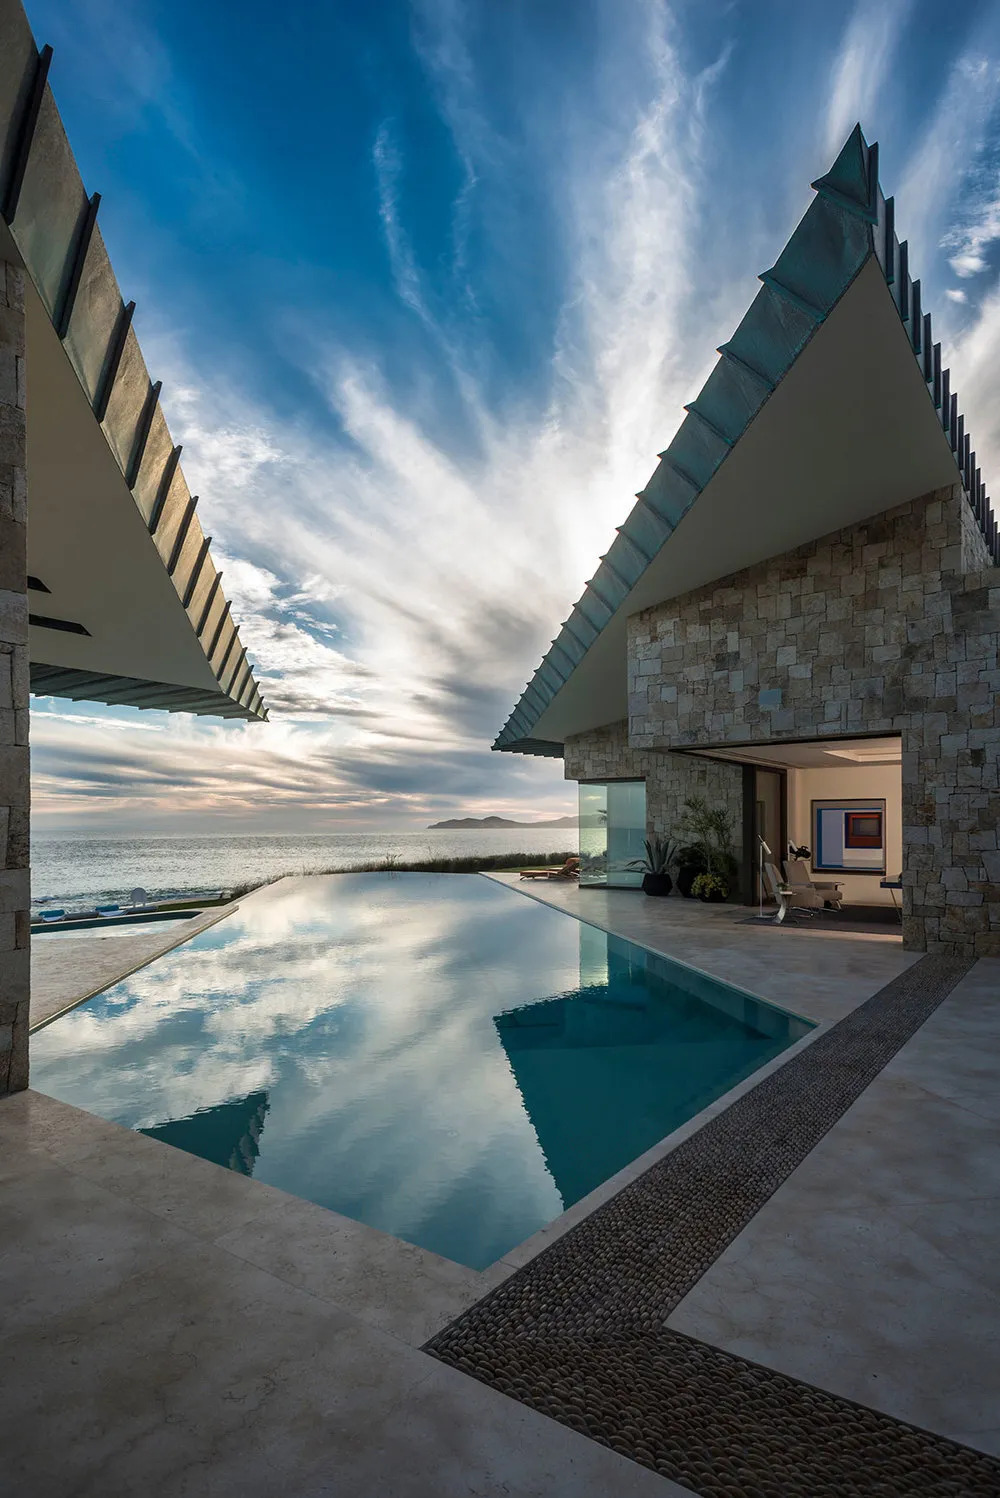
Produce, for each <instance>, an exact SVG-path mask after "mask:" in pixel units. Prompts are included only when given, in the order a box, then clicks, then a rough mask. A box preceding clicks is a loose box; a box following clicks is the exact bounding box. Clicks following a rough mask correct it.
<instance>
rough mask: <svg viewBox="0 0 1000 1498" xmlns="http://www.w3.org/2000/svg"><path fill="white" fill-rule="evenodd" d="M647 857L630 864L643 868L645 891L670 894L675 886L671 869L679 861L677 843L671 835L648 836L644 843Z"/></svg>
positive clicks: (649, 893)
mask: <svg viewBox="0 0 1000 1498" xmlns="http://www.w3.org/2000/svg"><path fill="white" fill-rule="evenodd" d="M643 847H644V848H645V849H646V856H645V858H637V859H636V860H635V861H634V862H633V863H631V864H630V865H629V867H630V868H633V869H643V870H644V871H645V872H644V873H643V876H642V888H643V893H644V894H647V895H669V893H670V891H671V890H672V889H673V887H674V881H673V880H672V879H671V877H670V870H671V869H672V868H673V867H674V864H675V863H676V862H677V844H676V843H675V842H674V840H673V838H671V837H647V838H646V840H645V842H644V843H643Z"/></svg>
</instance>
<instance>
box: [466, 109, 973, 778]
mask: <svg viewBox="0 0 1000 1498" xmlns="http://www.w3.org/2000/svg"><path fill="white" fill-rule="evenodd" d="M812 185H813V188H814V189H815V191H816V197H815V198H814V199H813V201H812V203H811V204H810V206H809V208H808V210H807V212H806V214H805V216H804V217H803V219H802V221H801V222H800V223H799V225H798V227H797V228H796V230H795V232H794V233H793V235H792V237H791V239H790V240H789V242H788V244H787V245H786V246H785V248H784V250H783V251H782V252H781V254H780V256H779V257H778V260H777V262H776V263H775V265H774V266H773V268H772V269H771V270H769V271H765V272H764V273H763V275H762V276H761V277H760V280H761V281H762V283H763V285H762V287H761V290H760V291H759V292H758V293H757V296H756V297H755V299H754V301H753V303H752V305H751V307H750V310H749V311H748V312H747V314H746V316H745V317H744V319H743V321H742V322H741V323H740V325H739V327H738V328H737V330H736V332H735V333H734V334H733V336H732V338H731V339H730V340H729V342H728V343H725V344H723V345H722V347H721V348H720V349H719V353H720V355H721V357H720V359H719V362H718V363H717V364H716V366H715V368H714V369H713V371H712V373H711V374H710V375H709V377H708V380H707V381H706V383H705V385H704V387H703V389H702V391H701V393H700V394H699V395H698V397H697V399H696V400H694V401H692V403H691V404H690V405H689V406H687V407H686V410H687V412H688V415H687V416H686V418H685V420H684V421H683V423H682V424H681V427H680V429H679V430H678V432H677V435H676V436H675V437H674V439H673V441H672V442H671V443H670V446H669V447H668V448H667V449H666V451H665V452H663V453H662V454H661V455H660V463H659V467H658V468H657V469H656V472H655V473H654V474H653V476H652V478H651V479H650V481H649V483H648V484H647V485H646V487H645V489H644V490H643V491H642V492H641V493H640V494H639V495H638V496H637V500H638V502H637V504H636V505H635V507H634V508H633V510H632V512H631V514H630V515H629V517H628V519H627V520H626V521H625V523H624V525H622V526H620V527H619V528H618V534H617V537H616V539H615V541H614V543H613V544H612V546H611V548H610V550H609V551H608V552H607V554H606V555H605V556H604V557H602V558H601V565H600V566H599V567H598V569H597V572H596V573H595V574H594V576H593V578H592V579H591V581H590V582H589V583H588V584H587V587H586V590H585V591H584V594H583V596H582V598H581V599H580V601H579V602H578V603H577V604H576V605H575V607H574V608H573V611H572V613H571V614H570V616H569V618H568V619H567V620H566V622H565V623H564V624H563V626H562V628H561V629H560V631H559V634H558V635H557V636H556V638H555V639H554V640H553V641H552V645H551V647H550V649H549V651H548V653H547V654H546V656H545V659H544V660H543V661H542V663H541V665H540V666H539V667H538V669H537V671H536V672H535V674H534V676H533V677H532V679H531V681H530V682H529V683H528V685H527V686H526V687H525V689H524V692H523V693H522V695H521V698H520V701H519V702H518V704H517V706H516V707H515V709H514V711H513V712H512V713H511V715H510V717H509V718H508V720H507V722H506V724H505V725H504V727H503V729H502V730H501V732H500V735H499V737H498V738H497V740H496V743H495V744H494V746H493V747H494V748H495V749H502V750H508V751H514V752H516V753H522V754H543V755H555V756H558V755H561V753H562V746H563V743H564V742H565V740H566V738H567V737H568V736H569V735H571V734H574V733H580V732H583V731H585V730H587V729H589V728H594V727H598V726H600V725H602V724H606V723H612V722H616V721H620V720H621V719H622V718H625V717H626V716H627V714H628V703H627V683H626V667H625V659H626V632H627V620H628V618H629V616H630V615H631V614H635V613H637V612H638V611H639V610H641V609H644V608H649V607H651V606H652V605H653V604H657V603H661V602H665V601H666V600H668V599H670V598H674V597H677V596H679V595H681V594H683V593H687V592H689V591H690V590H691V589H692V588H697V587H700V586H702V585H703V584H705V583H709V582H712V581H714V580H716V579H718V578H721V577H726V576H728V575H729V574H731V573H733V572H737V571H739V570H741V569H742V568H744V567H748V566H752V565H753V564H754V563H756V562H761V561H765V560H766V559H767V558H769V557H772V556H779V555H781V554H782V553H783V552H785V551H789V550H791V549H793V548H794V547H796V546H801V545H803V544H804V543H806V542H808V541H811V540H816V539H818V538H819V537H821V536H824V535H828V534H829V533H830V532H832V531H835V530H838V529H840V528H841V527H844V526H848V525H852V524H856V523H858V522H859V521H862V520H864V519H867V518H869V517H871V516H872V515H877V514H880V513H881V512H882V511H883V510H887V509H890V508H891V507H892V506H893V505H896V504H902V503H904V502H905V501H906V500H909V499H913V498H915V497H916V496H917V495H919V494H924V493H927V492H928V491H929V490H932V489H935V488H944V487H946V486H948V485H951V484H954V483H955V482H956V479H961V482H962V484H963V485H964V488H965V493H966V496H967V500H968V503H969V505H970V506H971V509H972V512H973V514H974V516H975V519H976V521H977V523H978V525H979V528H980V530H981V531H982V534H983V536H984V538H985V540H986V543H987V546H988V548H989V550H990V552H991V554H992V556H993V558H994V560H995V561H998V560H1000V544H998V537H997V521H996V517H995V516H994V514H993V510H992V507H991V505H990V502H989V499H988V498H987V495H986V490H985V486H984V484H983V481H982V477H981V474H980V470H979V468H978V467H977V465H976V455H975V452H974V451H972V444H971V440H970V438H969V435H968V433H967V432H966V431H965V423H964V419H963V417H962V416H961V415H960V413H959V410H958V399H957V397H956V395H955V394H954V392H953V391H952V390H951V385H950V375H949V371H948V370H947V369H942V368H941V345H940V344H939V343H935V342H934V340H933V334H932V329H931V318H930V313H927V312H924V310H923V308H922V306H921V297H920V282H919V281H914V280H912V279H911V277H910V274H909V267H908V259H907V245H906V243H905V241H904V242H903V243H900V241H899V239H898V238H897V236H896V233H895V225H894V210H893V200H892V199H891V198H888V199H887V198H885V197H884V196H883V194H882V191H881V188H880V187H879V183H878V146H877V145H874V144H873V145H871V146H869V145H868V144H867V142H866V141H865V138H864V135H863V134H862V131H861V127H860V125H858V126H857V127H856V128H855V129H854V131H853V132H852V134H851V136H850V138H849V139H848V141H847V144H846V145H845V146H844V148H843V150H842V151H841V153H840V155H839V156H838V158H837V160H836V162H835V163H834V166H833V168H832V169H831V171H829V172H828V173H827V175H826V176H825V177H820V178H819V179H818V180H817V181H816V182H814V183H813V184H812Z"/></svg>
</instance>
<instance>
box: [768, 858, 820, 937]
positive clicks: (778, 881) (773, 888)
mask: <svg viewBox="0 0 1000 1498" xmlns="http://www.w3.org/2000/svg"><path fill="white" fill-rule="evenodd" d="M764 875H765V878H766V881H767V885H768V888H769V890H770V892H771V898H772V900H774V902H775V904H776V905H777V907H778V913H777V915H775V916H774V917H773V920H774V923H775V925H776V926H780V925H781V923H782V921H783V920H784V919H785V917H786V915H788V913H789V911H791V912H793V913H794V912H795V911H798V912H799V913H800V914H801V915H804V916H813V915H815V914H816V911H817V910H818V909H820V908H821V905H822V902H821V901H818V900H817V901H816V902H815V903H813V902H812V901H811V900H810V898H809V894H810V893H811V892H806V891H803V890H796V889H792V887H791V886H790V885H789V884H788V883H786V881H785V880H784V879H782V877H781V875H780V874H779V873H778V870H777V869H776V868H775V867H774V864H773V863H765V865H764Z"/></svg>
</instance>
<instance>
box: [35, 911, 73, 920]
mask: <svg viewBox="0 0 1000 1498" xmlns="http://www.w3.org/2000/svg"><path fill="white" fill-rule="evenodd" d="M65 914H66V912H65V910H40V911H39V912H38V915H39V918H40V919H41V920H43V921H61V920H62V918H63V916H64V915H65Z"/></svg>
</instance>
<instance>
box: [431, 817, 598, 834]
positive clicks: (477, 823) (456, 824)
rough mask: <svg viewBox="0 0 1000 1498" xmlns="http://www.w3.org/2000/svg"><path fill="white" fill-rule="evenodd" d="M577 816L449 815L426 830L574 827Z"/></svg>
mask: <svg viewBox="0 0 1000 1498" xmlns="http://www.w3.org/2000/svg"><path fill="white" fill-rule="evenodd" d="M578 822H579V818H578V817H550V818H549V820H548V821H547V822H512V821H511V820H510V819H509V817H451V818H449V820H448V821H447V822H432V823H431V824H430V826H429V827H428V829H427V830H428V832H441V831H444V830H447V831H449V832H454V831H456V830H457V831H461V830H462V829H465V828H467V829H469V830H472V829H474V828H483V827H576V826H577V824H578Z"/></svg>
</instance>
